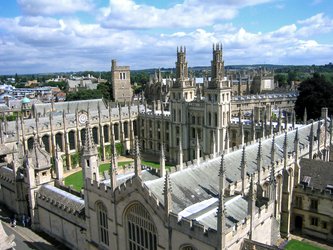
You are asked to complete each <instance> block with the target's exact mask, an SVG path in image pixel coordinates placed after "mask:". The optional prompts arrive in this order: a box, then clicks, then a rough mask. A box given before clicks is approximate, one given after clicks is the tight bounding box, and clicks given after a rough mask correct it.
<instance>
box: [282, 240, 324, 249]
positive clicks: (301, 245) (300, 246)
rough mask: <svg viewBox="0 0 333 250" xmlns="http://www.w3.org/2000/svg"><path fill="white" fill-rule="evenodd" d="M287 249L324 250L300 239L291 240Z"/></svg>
mask: <svg viewBox="0 0 333 250" xmlns="http://www.w3.org/2000/svg"><path fill="white" fill-rule="evenodd" d="M284 249H285V250H324V249H323V248H320V247H316V246H313V245H310V244H309V243H305V242H301V241H298V240H290V241H289V242H288V244H287V245H286V247H285V248H284Z"/></svg>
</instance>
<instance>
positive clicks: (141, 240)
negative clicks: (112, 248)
mask: <svg viewBox="0 0 333 250" xmlns="http://www.w3.org/2000/svg"><path fill="white" fill-rule="evenodd" d="M125 220H126V225H127V242H128V243H127V244H128V249H129V250H132V249H133V250H135V249H141V250H156V249H157V230H156V227H155V224H154V222H153V221H152V219H151V217H150V215H149V213H148V211H147V210H146V209H145V208H144V207H143V206H142V205H141V204H139V203H136V204H134V205H132V206H131V207H130V208H129V209H128V210H127V212H126V217H125Z"/></svg>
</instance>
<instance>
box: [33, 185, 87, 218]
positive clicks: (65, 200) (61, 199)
mask: <svg viewBox="0 0 333 250" xmlns="http://www.w3.org/2000/svg"><path fill="white" fill-rule="evenodd" d="M38 193H39V194H40V195H42V197H45V198H49V199H50V200H51V201H54V202H58V203H59V205H60V204H61V205H63V206H64V207H67V208H70V209H71V210H73V211H76V212H78V213H80V212H81V210H82V209H83V208H84V200H83V199H82V198H80V197H77V196H75V195H73V194H70V193H68V192H66V191H63V190H61V189H59V188H56V187H54V186H51V185H48V184H46V185H42V186H41V187H40V189H39V190H38Z"/></svg>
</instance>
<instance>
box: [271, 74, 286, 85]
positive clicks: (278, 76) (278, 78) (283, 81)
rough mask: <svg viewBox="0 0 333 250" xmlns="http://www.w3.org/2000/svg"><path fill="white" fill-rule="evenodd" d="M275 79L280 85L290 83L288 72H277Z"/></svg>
mask: <svg viewBox="0 0 333 250" xmlns="http://www.w3.org/2000/svg"><path fill="white" fill-rule="evenodd" d="M274 81H275V82H278V83H279V87H285V86H286V85H287V84H288V79H287V76H286V74H276V75H275V76H274Z"/></svg>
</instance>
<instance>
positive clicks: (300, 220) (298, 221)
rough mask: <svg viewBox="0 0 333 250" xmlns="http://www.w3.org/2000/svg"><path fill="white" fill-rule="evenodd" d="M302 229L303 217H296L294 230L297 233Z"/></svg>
mask: <svg viewBox="0 0 333 250" xmlns="http://www.w3.org/2000/svg"><path fill="white" fill-rule="evenodd" d="M302 227H303V217H302V216H300V215H296V217H295V229H296V230H298V231H302Z"/></svg>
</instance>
